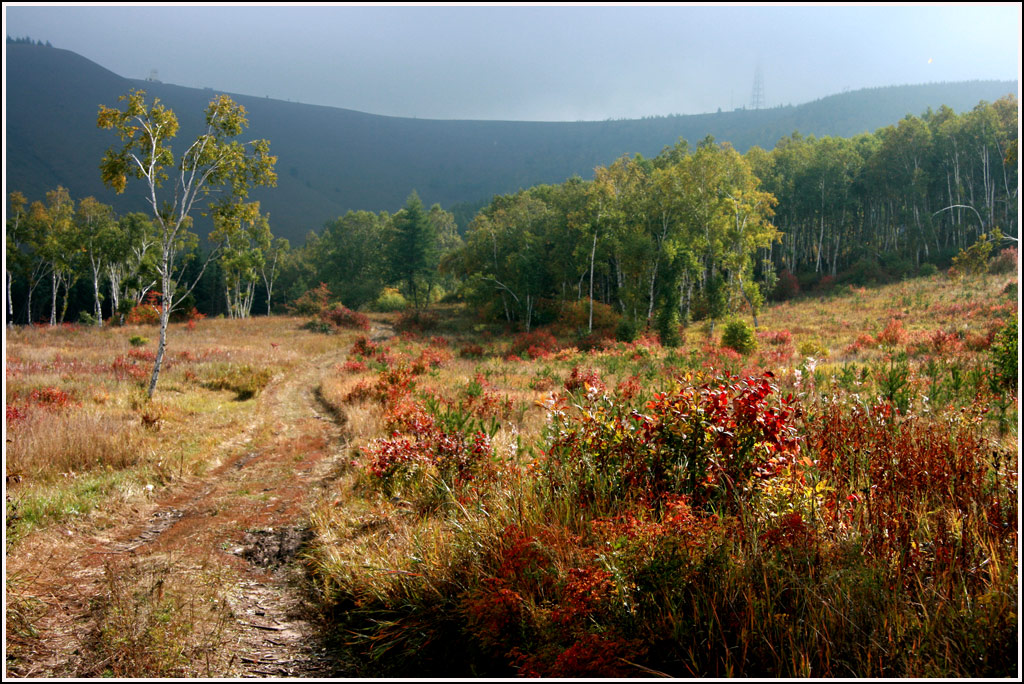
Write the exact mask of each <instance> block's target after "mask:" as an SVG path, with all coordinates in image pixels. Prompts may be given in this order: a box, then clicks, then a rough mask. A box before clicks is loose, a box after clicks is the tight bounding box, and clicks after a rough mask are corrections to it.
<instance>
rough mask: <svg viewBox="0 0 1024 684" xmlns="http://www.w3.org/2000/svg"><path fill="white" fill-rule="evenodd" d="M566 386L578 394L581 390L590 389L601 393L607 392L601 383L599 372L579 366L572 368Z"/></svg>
mask: <svg viewBox="0 0 1024 684" xmlns="http://www.w3.org/2000/svg"><path fill="white" fill-rule="evenodd" d="M564 386H565V389H567V390H568V391H570V392H577V391H579V390H581V389H583V390H588V389H589V388H595V389H597V390H598V391H601V392H603V391H604V390H605V384H604V383H603V382H601V376H599V375H598V374H597V371H595V370H593V369H591V368H580V367H579V366H573V367H572V371H570V372H569V377H568V378H566V380H565V385H564Z"/></svg>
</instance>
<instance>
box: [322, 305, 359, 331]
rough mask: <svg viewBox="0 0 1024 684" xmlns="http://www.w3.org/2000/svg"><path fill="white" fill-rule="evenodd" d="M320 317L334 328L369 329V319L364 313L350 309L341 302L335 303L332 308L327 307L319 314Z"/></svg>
mask: <svg viewBox="0 0 1024 684" xmlns="http://www.w3.org/2000/svg"><path fill="white" fill-rule="evenodd" d="M320 318H321V320H324V321H326V322H328V323H330V324H331V325H333V326H334V327H336V328H354V329H356V330H369V329H370V320H369V319H368V318H367V317H366V315H365V314H361V313H357V312H355V311H352V310H351V309H349V308H347V307H345V306H342V305H341V304H336V305H335V306H334V308H332V309H327V310H326V311H324V312H323V313H322V314H321V315H320Z"/></svg>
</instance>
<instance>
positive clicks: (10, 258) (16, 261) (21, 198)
mask: <svg viewBox="0 0 1024 684" xmlns="http://www.w3.org/2000/svg"><path fill="white" fill-rule="evenodd" d="M8 201H9V206H10V212H9V213H8V215H7V224H6V226H5V228H6V230H5V231H4V238H5V244H6V248H7V268H6V269H5V271H4V278H5V280H6V285H7V325H8V326H12V325H14V298H13V296H12V295H11V283H12V281H13V280H14V270H15V268H17V267H18V266H22V265H23V264H24V261H25V255H24V254H22V251H21V244H22V243H23V242H24V240H25V238H26V237H27V236H26V235H25V232H26V231H25V217H26V212H25V205H26V204H28V200H27V199H25V195H23V194H21V193H20V192H18V191H17V190H13V191H11V193H10V194H9V195H8Z"/></svg>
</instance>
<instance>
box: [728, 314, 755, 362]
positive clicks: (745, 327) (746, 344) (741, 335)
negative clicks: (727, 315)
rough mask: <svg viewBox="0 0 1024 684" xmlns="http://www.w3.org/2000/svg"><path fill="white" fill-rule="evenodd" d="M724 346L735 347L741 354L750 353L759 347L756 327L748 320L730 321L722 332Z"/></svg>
mask: <svg viewBox="0 0 1024 684" xmlns="http://www.w3.org/2000/svg"><path fill="white" fill-rule="evenodd" d="M722 346H723V347H728V348H729V349H734V350H735V351H738V352H739V353H740V354H749V353H751V352H753V351H754V350H755V349H757V338H756V337H754V329H753V328H751V327H750V324H749V323H747V322H746V321H739V320H736V321H730V322H729V323H727V324H726V326H725V331H724V332H723V333H722Z"/></svg>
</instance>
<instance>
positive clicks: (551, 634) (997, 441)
mask: <svg viewBox="0 0 1024 684" xmlns="http://www.w3.org/2000/svg"><path fill="white" fill-rule="evenodd" d="M998 285H999V283H995V282H994V281H993V282H992V283H982V284H974V285H972V286H971V287H972V288H976V289H977V290H978V292H977V293H975V294H979V293H981V292H984V291H986V288H988V289H992V288H994V287H997V286H998ZM947 286H948V287H949V288H961V287H963V285H962V284H960V283H949V284H947ZM972 292H973V290H972ZM948 295H949V293H948V292H943V291H942V290H941V288H940V291H938V292H929V291H928V290H927V288H924V287H923V286H920V285H917V284H913V283H911V284H901V285H898V286H895V289H894V290H889V291H878V292H871V291H863V292H860V291H858V292H856V293H851V295H850V296H853V297H855V298H857V300H858V304H857V306H856V307H855V308H852V309H850V311H849V312H847V311H846V310H845V309H838V310H837V309H836V307H835V306H834V305H829V306H821V307H818V306H817V303H816V302H815V301H814V300H810V303H809V304H808V305H807V306H804V307H802V308H799V309H798V308H796V307H793V306H792V305H785V306H784V307H773V308H770V309H769V310H768V311H766V312H765V314H764V316H763V317H762V320H767V321H773V319H774V320H775V321H779V320H787V321H789V324H787V325H784V326H780V327H778V328H776V329H775V330H769V331H762V332H761V333H759V339H760V342H761V344H759V346H758V350H757V352H756V353H754V354H752V355H751V356H749V357H745V358H741V357H739V356H738V355H736V356H732V355H730V352H729V351H728V350H726V351H723V348H722V346H721V345H720V344H718V343H717V342H716V341H715V340H714V339H711V340H708V339H707V338H706V337H703V335H704V333H700V332H699V331H695V330H690V331H684V335H685V337H686V338H687V344H688V345H690V347H689V349H686V348H684V350H682V352H681V353H680V352H676V353H671V352H667V351H665V350H662V349H660V348H658V347H656V346H649V345H637V344H633V345H626V344H622V343H619V344H615V343H606V344H605V345H604V346H603V347H602V348H599V349H595V350H594V351H591V352H589V353H587V354H583V353H580V352H578V351H576V350H575V349H561V350H560V349H559V348H558V347H559V345H558V341H557V338H554V337H552V336H550V335H547V336H544V335H540V334H538V333H533V334H532V336H531V337H530V338H529V339H526V338H525V337H521V338H518V339H517V340H515V341H514V342H513V346H514V345H518V348H521V349H522V352H523V353H524V355H525V356H526V357H530V358H526V359H525V360H523V359H524V357H520V356H518V355H512V354H510V355H509V357H508V358H507V359H504V360H499V359H497V358H495V357H496V356H499V355H501V354H502V353H504V352H503V350H504V349H507V348H508V347H507V346H503V344H502V343H500V342H497V343H495V344H494V345H493V346H492V347H491V349H492V350H493V351H492V352H490V353H492V354H494V356H490V357H489V358H488V354H489V352H488V350H487V349H485V348H484V347H483V345H479V346H480V349H474V354H473V355H465V356H460V357H458V358H454V359H448V360H444V361H442V362H440V363H439V364H438V365H436V366H433V367H431V368H429V369H428V368H420V369H419V370H418V371H413V372H412V374H411V375H409V374H404V373H403V372H401V371H400V370H399V369H402V368H411V367H412V366H411V364H412V362H413V361H414V360H415V359H416V358H418V357H419V356H420V355H421V354H422V353H423V350H424V348H425V346H428V345H427V343H426V342H425V341H424V340H416V339H406V340H402V341H394V342H392V343H391V344H388V345H384V346H383V347H381V348H379V349H377V350H375V351H374V352H373V354H375V355H376V356H375V357H374V358H375V365H373V364H369V363H366V364H363V365H357V364H355V363H352V365H350V366H349V369H350V370H349V371H348V374H347V375H346V376H345V380H344V384H345V386H346V387H349V388H352V387H363V388H365V390H364V391H358V392H350V393H349V394H348V395H346V396H345V398H343V399H341V400H340V401H339V403H338V406H339V411H341V412H343V413H349V414H350V415H352V416H354V417H356V416H360V415H366V412H367V411H368V409H369V408H370V407H372V410H373V411H374V414H373V415H374V416H376V417H379V422H377V425H378V430H379V431H378V432H376V433H374V430H373V425H372V424H371V423H370V422H367V421H366V420H365V418H357V423H359V424H361V425H362V426H363V427H362V428H361V429H360V430H359V432H358V437H357V438H355V439H353V441H352V443H351V461H352V464H353V465H354V466H355V467H354V468H353V469H352V470H350V471H349V474H348V476H347V479H345V480H344V481H339V485H338V489H337V490H336V491H334V492H332V493H331V496H330V499H329V500H325V502H324V503H323V504H322V505H321V506H320V507H319V508H318V509H317V511H316V514H315V515H314V520H313V523H314V530H315V532H316V535H317V541H316V542H315V546H314V549H313V551H312V552H311V561H312V563H313V568H314V574H315V576H316V578H317V581H318V586H319V587H320V591H321V597H322V600H323V603H324V606H325V610H326V611H327V613H328V615H329V616H330V618H331V620H332V621H333V624H334V633H335V634H336V636H337V639H338V641H339V642H342V643H344V644H346V645H347V646H348V648H350V649H351V651H352V653H353V654H354V655H355V656H357V657H361V658H363V659H364V660H363V662H364V665H365V668H366V671H367V672H372V673H374V674H376V675H378V676H379V675H390V676H409V675H413V674H415V675H418V676H481V675H486V676H509V675H516V674H518V675H525V676H548V677H597V676H615V677H624V676H650V675H659V674H667V675H673V676H689V677H696V676H715V677H731V676H745V677H754V676H760V677H765V676H776V677H778V676H782V677H808V676H815V677H834V676H844V677H845V676H872V677H906V676H921V677H924V676H952V677H966V676H1015V675H1016V673H1017V671H1018V670H1017V668H1018V665H1017V661H1016V658H1015V656H1014V653H1015V649H1014V645H1015V643H1016V634H1017V617H1016V608H1015V606H1016V604H1017V601H1018V594H1017V577H1018V574H1017V573H1018V569H1017V550H1018V542H1017V534H1018V531H1017V523H1016V521H1017V515H1018V509H1017V503H1016V502H1017V493H1018V489H1017V473H1018V462H1017V450H1016V448H1013V446H1014V441H1013V440H1015V438H1016V437H1015V433H1014V432H1013V431H1012V430H1009V429H1006V430H1004V431H1003V432H1000V431H999V430H998V429H997V427H999V426H998V425H997V422H996V421H995V420H994V419H993V417H992V416H991V415H989V414H990V413H991V411H989V409H990V408H991V407H993V406H996V405H1000V402H1002V405H1005V406H1006V407H1007V409H1006V411H1007V412H1009V413H1012V412H1014V411H1016V398H1015V395H1011V399H1010V400H1009V401H1007V400H1006V398H1005V397H1006V395H1005V394H998V393H995V392H994V391H993V389H992V388H993V383H992V382H990V375H989V368H991V362H990V361H989V360H988V358H987V357H986V356H985V347H984V345H982V344H974V343H972V344H973V348H971V345H960V344H957V343H955V342H953V341H951V339H950V338H948V336H947V335H946V333H945V332H943V333H942V335H939V334H937V333H935V332H934V330H935V328H934V326H933V324H932V323H930V322H929V321H928V312H929V311H935V310H936V308H937V307H941V306H945V304H943V302H947V301H951V298H950V297H949V296H948ZM972 296H973V295H972ZM904 300H906V302H908V303H907V305H906V306H907V308H906V309H905V310H903V309H898V310H896V314H898V315H899V318H896V317H895V316H892V315H889V314H890V312H892V311H893V305H892V302H893V301H895V302H903V301H904ZM965 301H967V302H973V301H974V300H972V299H966V300H965ZM885 302H888V303H885ZM968 306H969V307H971V306H973V304H970V305H968ZM1002 306H1003V304H1001V303H998V301H997V303H996V304H993V305H987V307H986V308H984V309H982V308H977V309H970V310H972V311H974V310H977V311H979V312H983V313H980V314H979V315H978V317H977V318H974V319H972V320H971V321H970V326H971V328H970V329H968V330H966V331H965V332H964V337H963V338H959V337H958V338H957V339H972V337H971V336H977V337H978V338H979V339H980V338H981V336H982V333H983V331H985V330H987V329H989V328H993V326H994V325H995V324H996V323H997V322H998V321H999V317H1000V316H1002V315H1003V314H1005V310H1004V309H1003V308H1000V307H1002ZM814 307H817V308H818V311H817V313H810V312H809V311H810V309H812V308H814ZM846 313H849V315H850V317H851V318H852V320H849V321H843V320H841V319H842V316H843V315H844V314H846ZM874 314H881V315H879V318H881V319H882V320H881V322H880V323H877V324H875V325H871V324H870V320H871V319H870V316H871V315H874ZM815 316H819V317H821V318H823V319H824V323H822V324H819V323H818V320H820V319H816V318H815ZM893 320H895V321H896V322H895V323H893V322H892V321H893ZM887 321H888V322H887ZM985 334H986V335H987V334H988V333H985ZM809 340H810V341H813V344H814V349H813V351H814V354H815V355H814V356H811V357H810V358H808V357H807V356H797V355H796V353H795V352H796V349H798V348H801V347H802V346H806V348H807V349H810V346H807V345H805V344H804V343H807V342H808V341H809ZM527 343H529V344H527ZM430 344H436V342H431V343H430ZM459 344H460V343H458V342H456V343H455V345H454V346H456V347H457V348H458V347H459ZM469 344H473V343H472V342H467V341H463V342H462V343H461V345H462V347H467V345H469ZM506 345H507V343H506ZM531 347H532V348H533V350H532V351H530V349H531ZM360 354H361V352H359V350H355V349H354V350H353V353H352V359H353V362H354V361H355V360H356V359H357V358H364V359H365V358H368V357H366V356H360ZM929 364H931V365H930V366H929ZM929 368H930V370H929ZM730 369H731V370H732V371H733V372H735V373H739V372H742V374H741V375H740V376H739V377H733V376H730V375H729V374H728V373H726V372H724V371H727V370H730ZM954 369H957V370H954ZM940 370H941V372H940ZM763 371H771V374H769V375H764V374H762V372H763ZM954 377H955V378H958V382H959V384H958V385H957V386H955V387H954V386H952V385H950V384H949V383H950V382H955V381H954V380H950V378H954ZM486 392H491V393H493V394H494V395H496V396H497V397H499V398H500V396H501V395H504V396H507V397H516V399H515V400H514V403H519V405H521V406H526V405H527V402H528V407H527V408H526V409H525V410H522V411H521V412H519V413H518V414H516V415H507V414H506V415H501V416H500V417H499V418H497V420H498V428H497V430H496V432H495V434H494V435H492V440H491V441H490V442H489V444H490V449H489V450H488V451H487V453H485V454H477V455H476V456H474V457H473V458H472V459H469V460H468V461H467V462H466V468H465V469H464V470H461V471H460V470H458V469H456V470H446V469H445V467H444V465H443V460H442V456H443V453H444V451H443V449H442V448H441V446H440V445H441V444H442V442H443V440H444V439H446V438H447V437H448V436H451V435H450V433H452V432H455V433H458V434H461V435H462V436H463V438H468V437H470V436H471V435H470V434H469V433H472V432H473V431H474V430H475V429H477V428H478V427H479V424H478V423H472V424H471V423H470V421H469V420H468V417H467V416H468V414H469V412H470V411H472V410H473V407H474V405H475V402H476V401H477V400H478V398H479V397H481V396H483V395H484V394H485V393H486ZM337 394H338V395H339V396H340V395H342V394H343V393H342V392H338V393H337ZM925 397H928V398H927V399H926V398H925ZM498 403H500V401H499V402H498ZM456 418H459V419H456ZM1003 420H1004V422H1005V423H1006V424H1009V423H1010V421H1006V420H1005V418H1004V419H1003ZM374 422H376V421H374ZM463 443H464V444H465V443H466V442H463ZM498 445H500V448H499V446H498ZM456 474H457V475H456Z"/></svg>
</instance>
